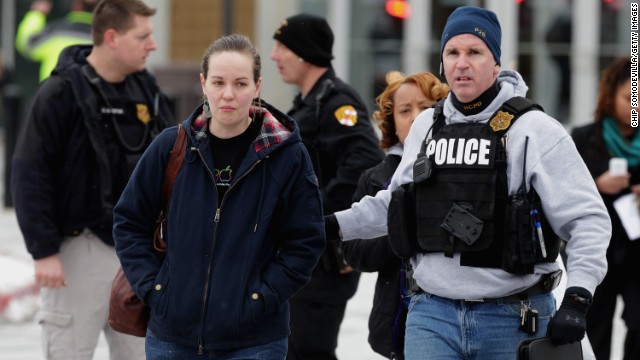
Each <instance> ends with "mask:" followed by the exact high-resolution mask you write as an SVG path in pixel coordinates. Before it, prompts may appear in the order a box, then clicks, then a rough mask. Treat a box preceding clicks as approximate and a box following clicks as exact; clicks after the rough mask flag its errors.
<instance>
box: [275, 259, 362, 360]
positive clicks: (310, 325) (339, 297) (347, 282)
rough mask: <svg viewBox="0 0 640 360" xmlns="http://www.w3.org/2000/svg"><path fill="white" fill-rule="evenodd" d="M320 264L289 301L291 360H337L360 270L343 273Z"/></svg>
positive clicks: (288, 359) (289, 358)
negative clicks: (306, 282)
mask: <svg viewBox="0 0 640 360" xmlns="http://www.w3.org/2000/svg"><path fill="white" fill-rule="evenodd" d="M321 268H322V266H319V267H318V268H317V269H316V270H315V271H314V273H313V276H312V278H311V281H310V282H309V284H308V285H307V286H306V287H305V288H303V289H302V290H301V291H300V292H299V293H298V294H296V295H295V296H294V297H293V299H291V301H290V302H289V304H290V308H291V321H290V325H291V335H290V336H289V351H288V353H287V360H337V357H336V348H337V347H338V333H339V332H340V324H341V323H342V319H343V318H344V312H345V309H346V307H347V301H348V300H349V299H350V298H351V297H352V296H353V295H354V294H355V292H356V290H357V288H358V280H359V279H360V273H359V272H352V273H350V274H346V275H341V274H339V273H338V272H337V271H333V272H329V271H325V270H322V269H321Z"/></svg>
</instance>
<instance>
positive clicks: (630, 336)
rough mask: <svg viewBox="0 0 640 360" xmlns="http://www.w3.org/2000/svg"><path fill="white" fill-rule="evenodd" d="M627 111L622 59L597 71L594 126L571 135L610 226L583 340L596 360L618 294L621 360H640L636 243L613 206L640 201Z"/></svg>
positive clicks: (602, 353)
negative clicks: (619, 163) (623, 165)
mask: <svg viewBox="0 0 640 360" xmlns="http://www.w3.org/2000/svg"><path fill="white" fill-rule="evenodd" d="M631 109H632V107H631V60H630V58H628V57H626V58H620V59H617V60H615V61H614V62H612V63H611V64H610V65H609V66H608V67H607V68H605V70H603V72H602V75H601V77H600V90H599V94H598V99H597V103H596V110H595V122H593V123H591V124H588V125H585V126H581V127H578V128H575V129H574V130H573V132H572V134H571V135H572V137H573V140H574V142H575V143H576V147H577V148H578V151H579V152H580V155H581V156H582V158H583V159H584V162H585V163H586V164H587V167H588V168H589V171H590V172H591V175H592V176H593V178H594V179H595V182H596V186H597V187H598V191H599V192H600V195H602V198H603V200H604V203H605V205H606V206H607V210H608V211H609V216H610V217H611V223H612V235H611V242H610V243H609V248H608V249H607V261H608V263H609V268H608V271H607V274H606V276H605V278H604V280H603V281H602V283H601V284H600V285H599V286H598V287H597V288H596V291H595V294H594V297H593V305H591V309H590V310H589V312H588V313H587V335H588V337H589V340H590V341H591V345H592V346H593V350H594V352H595V354H596V358H597V359H598V360H605V359H609V357H610V356H611V333H612V328H613V318H614V313H615V310H616V303H617V300H618V295H621V296H622V299H623V301H624V310H623V311H622V319H623V320H624V322H625V324H626V326H627V336H626V340H625V343H624V359H625V360H632V359H640V308H638V304H640V262H639V261H638V260H639V259H640V239H638V238H634V239H630V238H629V236H628V234H627V232H626V230H625V229H624V227H623V225H622V223H621V220H620V215H619V214H618V212H617V211H616V209H615V208H614V205H613V204H614V202H615V201H616V200H618V199H619V198H620V197H622V196H625V195H627V194H630V193H634V194H635V195H636V201H638V199H639V198H640V131H638V128H633V127H631ZM613 157H615V158H622V159H625V160H626V162H627V166H628V172H627V173H623V174H614V173H611V172H610V171H609V170H610V169H609V160H610V159H611V158H613ZM636 220H637V221H640V219H636ZM633 240H635V241H633Z"/></svg>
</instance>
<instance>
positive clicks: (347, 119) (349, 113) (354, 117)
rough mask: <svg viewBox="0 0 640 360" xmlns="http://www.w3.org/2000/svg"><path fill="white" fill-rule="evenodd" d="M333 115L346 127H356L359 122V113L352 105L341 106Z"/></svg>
mask: <svg viewBox="0 0 640 360" xmlns="http://www.w3.org/2000/svg"><path fill="white" fill-rule="evenodd" d="M333 115H334V116H335V117H336V120H338V122H339V123H340V124H342V125H345V126H355V125H356V123H357V122H358V112H357V111H356V109H355V108H354V107H353V106H351V105H342V106H340V107H339V108H338V110H336V112H335V113H333Z"/></svg>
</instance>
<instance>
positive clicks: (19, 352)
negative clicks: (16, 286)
mask: <svg viewBox="0 0 640 360" xmlns="http://www.w3.org/2000/svg"><path fill="white" fill-rule="evenodd" d="M0 135H2V134H1V133H0ZM3 152H4V142H3V141H2V138H1V137H0V199H2V193H3V190H4V185H3V179H4V176H2V174H3V171H4V165H3V163H4V153H3ZM32 277H33V262H32V260H31V258H30V256H29V255H28V253H27V252H26V250H25V247H24V243H23V239H22V235H21V234H20V231H19V229H18V226H17V222H16V219H15V213H14V211H13V210H12V209H5V208H4V204H0V294H1V293H2V289H3V286H4V287H7V286H12V282H15V281H19V282H22V283H28V282H29V279H32ZM375 279H376V275H375V274H363V275H362V277H361V280H360V286H359V289H358V292H357V293H356V295H355V297H354V298H353V299H352V300H351V301H350V302H349V304H348V306H347V311H346V315H345V319H344V322H343V324H342V328H341V332H340V338H339V344H338V349H337V355H338V358H339V359H342V360H375V359H382V357H381V356H379V355H377V354H375V353H374V352H373V351H372V350H371V348H370V347H369V344H368V343H367V335H368V330H367V321H368V317H369V311H370V309H371V303H372V299H373V289H374V284H375ZM32 298H33V299H32V300H33V301H32V302H29V301H24V302H23V304H22V305H23V306H22V307H20V308H15V307H14V308H11V313H12V316H13V318H12V319H7V318H6V316H5V317H4V318H3V317H2V316H0V360H40V359H43V356H42V354H41V351H40V333H39V331H40V328H39V326H38V325H37V324H36V322H35V321H34V320H33V318H32V315H33V312H34V311H35V308H37V299H38V297H37V296H33V297H32ZM34 307H35V308H34ZM616 318H617V319H618V320H617V321H616V325H615V329H614V339H615V344H614V349H613V354H612V355H613V356H612V358H611V359H612V360H620V359H622V342H623V337H624V331H625V330H624V326H623V324H622V322H621V321H620V320H619V313H618V314H617V316H616ZM107 359H109V357H108V350H107V347H106V342H105V341H104V338H101V339H100V342H99V345H98V348H97V350H96V353H95V356H94V360H107Z"/></svg>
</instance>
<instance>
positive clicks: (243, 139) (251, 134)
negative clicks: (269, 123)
mask: <svg viewBox="0 0 640 360" xmlns="http://www.w3.org/2000/svg"><path fill="white" fill-rule="evenodd" d="M260 126H261V121H258V120H257V119H256V120H254V121H253V122H252V123H251V124H250V125H249V127H248V128H247V129H246V130H245V131H244V132H243V133H242V134H240V135H238V136H234V137H232V138H228V139H221V138H219V137H216V136H215V135H213V134H211V133H209V139H210V141H211V152H212V155H213V168H214V169H213V176H214V178H215V181H216V188H217V189H218V206H219V205H220V204H221V203H222V198H223V197H224V195H225V193H226V192H227V190H228V189H229V186H231V182H232V180H233V179H234V178H235V177H236V176H237V174H238V173H237V171H238V170H239V168H240V164H241V163H242V159H244V157H245V155H246V154H247V149H249V145H250V144H251V143H252V142H253V140H255V138H256V137H257V136H258V131H259V130H260Z"/></svg>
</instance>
